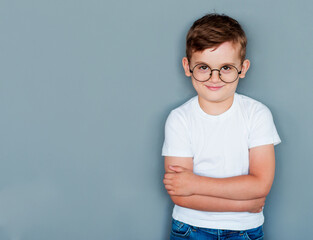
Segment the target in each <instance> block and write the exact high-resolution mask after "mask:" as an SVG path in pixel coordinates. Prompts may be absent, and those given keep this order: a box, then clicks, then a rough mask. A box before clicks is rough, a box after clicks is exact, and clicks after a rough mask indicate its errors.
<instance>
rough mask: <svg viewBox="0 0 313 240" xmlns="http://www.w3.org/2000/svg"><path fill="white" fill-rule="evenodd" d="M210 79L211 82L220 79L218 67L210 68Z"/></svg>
mask: <svg viewBox="0 0 313 240" xmlns="http://www.w3.org/2000/svg"><path fill="white" fill-rule="evenodd" d="M214 72H215V73H214ZM210 81H211V82H213V83H217V82H220V81H221V79H220V71H219V70H218V69H212V72H211V78H210Z"/></svg>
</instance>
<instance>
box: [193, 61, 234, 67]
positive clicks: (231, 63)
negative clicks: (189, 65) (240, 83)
mask: <svg viewBox="0 0 313 240" xmlns="http://www.w3.org/2000/svg"><path fill="white" fill-rule="evenodd" d="M198 64H205V65H207V66H210V65H209V64H207V63H206V62H202V61H200V62H195V66H196V65H198ZM225 65H233V66H236V63H233V62H226V63H222V64H221V65H220V66H225Z"/></svg>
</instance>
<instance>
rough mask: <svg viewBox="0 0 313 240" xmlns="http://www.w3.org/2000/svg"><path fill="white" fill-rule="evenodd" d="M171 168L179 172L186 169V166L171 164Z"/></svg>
mask: <svg viewBox="0 0 313 240" xmlns="http://www.w3.org/2000/svg"><path fill="white" fill-rule="evenodd" d="M169 169H170V170H172V171H174V172H177V173H179V172H183V171H185V170H186V169H185V168H183V167H181V166H171V165H170V166H169Z"/></svg>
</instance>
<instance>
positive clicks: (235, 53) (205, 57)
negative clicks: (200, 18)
mask: <svg viewBox="0 0 313 240" xmlns="http://www.w3.org/2000/svg"><path fill="white" fill-rule="evenodd" d="M239 52H240V45H239V44H233V43H231V42H225V43H223V44H221V45H220V46H219V47H217V48H208V49H205V50H204V51H202V52H194V53H193V54H192V57H191V59H190V62H188V59H187V58H183V67H184V70H185V74H186V76H188V77H191V79H192V84H193V86H194V88H195V90H196V91H197V93H198V96H199V103H200V105H202V106H208V105H212V104H214V103H219V104H218V105H219V106H221V107H223V105H225V106H226V105H229V107H230V106H231V104H232V102H233V97H234V94H235V91H236V88H237V85H238V80H239V78H244V77H245V74H246V72H247V71H248V69H249V66H250V62H249V60H247V59H246V60H245V61H244V62H243V63H242V64H241V59H240V54H239ZM199 63H204V64H206V65H208V66H210V68H211V69H220V68H221V67H223V66H225V65H227V64H230V65H233V66H235V67H236V68H237V69H238V71H241V74H240V75H239V78H238V80H237V81H235V82H232V83H224V82H222V81H221V80H220V79H219V72H218V71H212V76H211V78H210V79H209V80H208V81H206V82H199V81H197V80H195V79H194V78H193V76H192V74H191V73H190V69H193V68H194V66H195V65H197V64H199Z"/></svg>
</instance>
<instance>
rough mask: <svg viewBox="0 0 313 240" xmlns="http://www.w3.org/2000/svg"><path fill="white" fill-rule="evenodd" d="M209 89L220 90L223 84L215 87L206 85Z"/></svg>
mask: <svg viewBox="0 0 313 240" xmlns="http://www.w3.org/2000/svg"><path fill="white" fill-rule="evenodd" d="M205 86H206V87H207V88H208V89H209V90H211V91H217V90H220V89H221V88H222V87H223V86H215V87H213V86H207V85H205Z"/></svg>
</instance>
